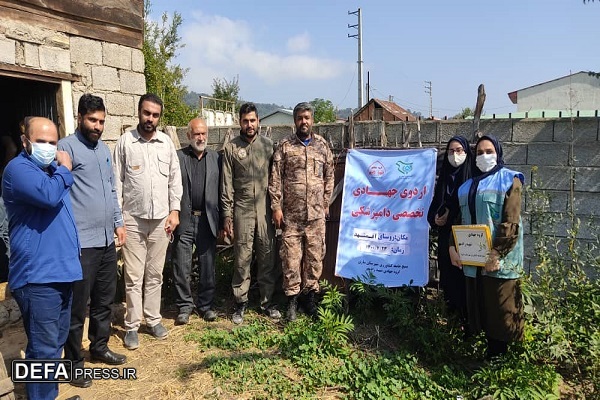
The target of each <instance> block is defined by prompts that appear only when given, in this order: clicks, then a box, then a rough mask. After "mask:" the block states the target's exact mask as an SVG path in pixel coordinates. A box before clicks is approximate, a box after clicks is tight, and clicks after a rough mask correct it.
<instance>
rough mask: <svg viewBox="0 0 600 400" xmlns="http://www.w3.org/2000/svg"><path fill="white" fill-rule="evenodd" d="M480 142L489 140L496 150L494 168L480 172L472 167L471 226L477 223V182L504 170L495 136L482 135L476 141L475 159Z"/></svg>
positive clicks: (500, 151)
mask: <svg viewBox="0 0 600 400" xmlns="http://www.w3.org/2000/svg"><path fill="white" fill-rule="evenodd" d="M482 140H489V141H490V142H492V144H493V145H494V149H496V166H495V167H494V168H492V169H491V170H489V171H488V172H482V171H481V170H480V169H479V168H477V166H474V167H473V183H471V187H470V188H469V213H470V214H471V223H472V224H476V223H477V214H476V213H475V197H476V195H477V187H478V186H479V182H481V180H482V179H485V178H487V177H488V176H490V175H493V174H495V173H496V172H498V171H500V170H501V169H502V168H504V158H503V152H502V146H501V145H500V142H499V141H498V139H497V138H496V137H495V136H492V135H484V136H482V137H480V138H479V140H477V144H476V145H475V154H476V155H475V157H477V145H478V144H479V142H481V141H482Z"/></svg>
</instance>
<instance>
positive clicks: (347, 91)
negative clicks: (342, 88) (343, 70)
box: [335, 66, 358, 108]
mask: <svg viewBox="0 0 600 400" xmlns="http://www.w3.org/2000/svg"><path fill="white" fill-rule="evenodd" d="M357 68H358V66H357ZM357 68H355V69H354V74H352V80H350V84H349V85H348V90H346V94H345V95H344V98H343V99H342V101H340V102H339V103H337V105H336V106H335V108H338V107H339V105H340V104H342V103H343V102H344V100H346V97H348V93H350V88H351V87H352V83H354V77H355V76H356V69H357ZM350 108H352V107H350Z"/></svg>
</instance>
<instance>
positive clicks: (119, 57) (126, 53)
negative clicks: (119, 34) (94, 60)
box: [102, 42, 131, 70]
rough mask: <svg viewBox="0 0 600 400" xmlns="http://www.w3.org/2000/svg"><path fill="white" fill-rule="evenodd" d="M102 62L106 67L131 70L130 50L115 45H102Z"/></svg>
mask: <svg viewBox="0 0 600 400" xmlns="http://www.w3.org/2000/svg"><path fill="white" fill-rule="evenodd" d="M102 62H103V64H104V65H106V66H108V67H115V68H119V69H127V70H130V69H131V48H130V47H126V46H121V45H119V44H115V43H108V42H104V43H102Z"/></svg>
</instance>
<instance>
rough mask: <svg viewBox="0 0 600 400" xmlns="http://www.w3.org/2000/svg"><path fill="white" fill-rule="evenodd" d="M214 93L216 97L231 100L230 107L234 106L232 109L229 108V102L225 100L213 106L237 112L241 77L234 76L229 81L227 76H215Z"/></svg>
mask: <svg viewBox="0 0 600 400" xmlns="http://www.w3.org/2000/svg"><path fill="white" fill-rule="evenodd" d="M212 88H213V95H212V97H214V98H215V99H219V100H225V101H227V102H231V103H230V104H231V105H229V107H233V109H232V110H230V109H229V108H228V104H227V103H225V102H219V104H214V105H213V108H214V109H218V110H224V111H231V112H233V113H234V114H235V111H236V109H237V104H238V102H239V101H240V83H239V77H237V76H236V77H235V78H232V79H231V81H228V80H227V79H225V78H222V79H221V78H215V79H213V84H212Z"/></svg>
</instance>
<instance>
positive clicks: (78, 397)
mask: <svg viewBox="0 0 600 400" xmlns="http://www.w3.org/2000/svg"><path fill="white" fill-rule="evenodd" d="M66 400H81V396H79V395H78V394H76V395H75V396H72V397H69V398H68V399H66Z"/></svg>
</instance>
